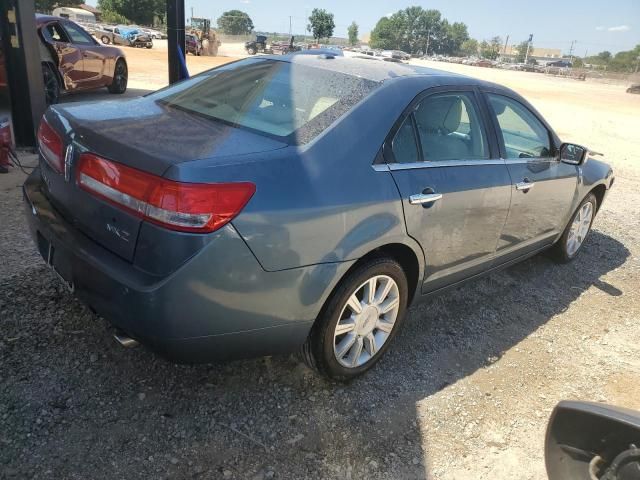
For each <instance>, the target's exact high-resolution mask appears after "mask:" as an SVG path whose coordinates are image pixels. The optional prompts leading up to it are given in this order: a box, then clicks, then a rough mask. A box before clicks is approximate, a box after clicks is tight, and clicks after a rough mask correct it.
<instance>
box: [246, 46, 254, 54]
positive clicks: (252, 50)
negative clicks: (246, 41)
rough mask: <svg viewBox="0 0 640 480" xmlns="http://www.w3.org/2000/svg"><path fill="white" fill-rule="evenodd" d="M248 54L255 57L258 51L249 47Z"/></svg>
mask: <svg viewBox="0 0 640 480" xmlns="http://www.w3.org/2000/svg"><path fill="white" fill-rule="evenodd" d="M247 53H248V54H249V55H255V54H256V49H255V48H253V47H249V48H247Z"/></svg>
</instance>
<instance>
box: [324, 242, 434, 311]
mask: <svg viewBox="0 0 640 480" xmlns="http://www.w3.org/2000/svg"><path fill="white" fill-rule="evenodd" d="M417 249H419V247H417V246H409V245H408V244H406V243H400V242H394V243H386V244H383V245H380V246H377V247H376V248H374V249H372V250H370V251H369V252H367V253H366V254H365V255H362V256H361V257H360V258H358V259H357V260H356V261H355V262H353V264H352V265H351V266H350V267H349V268H348V269H347V271H346V272H344V274H342V276H341V277H340V278H339V279H338V281H337V282H336V283H335V284H334V285H333V287H332V289H331V291H330V292H329V294H328V295H327V296H326V298H325V300H324V304H323V307H322V309H321V310H320V312H322V310H324V308H325V305H326V304H327V302H328V301H329V299H330V298H331V297H332V296H333V293H334V292H335V290H336V289H337V288H339V286H340V285H341V284H342V281H343V280H344V279H345V278H347V276H348V275H350V274H351V272H353V271H354V270H355V269H357V268H359V267H360V265H362V264H363V263H365V262H367V261H369V260H371V259H372V258H385V257H386V258H391V259H393V260H395V261H396V262H398V263H399V264H400V266H401V267H402V270H403V271H404V272H405V275H406V276H407V283H408V285H409V289H408V290H409V291H408V292H407V294H408V301H407V306H409V305H411V303H412V302H413V300H414V298H415V296H416V292H418V289H419V287H420V285H421V281H420V280H421V279H422V278H423V273H424V257H423V254H422V250H421V249H419V250H418V251H417ZM421 257H422V258H423V261H421V260H420V258H421Z"/></svg>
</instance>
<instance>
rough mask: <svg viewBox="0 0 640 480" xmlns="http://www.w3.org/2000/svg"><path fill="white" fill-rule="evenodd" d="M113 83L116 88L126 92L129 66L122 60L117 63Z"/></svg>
mask: <svg viewBox="0 0 640 480" xmlns="http://www.w3.org/2000/svg"><path fill="white" fill-rule="evenodd" d="M113 83H114V85H115V87H116V88H115V90H116V91H118V92H124V91H125V90H126V88H127V66H126V64H125V63H124V62H122V61H120V62H118V64H117V65H116V71H115V72H114V77H113Z"/></svg>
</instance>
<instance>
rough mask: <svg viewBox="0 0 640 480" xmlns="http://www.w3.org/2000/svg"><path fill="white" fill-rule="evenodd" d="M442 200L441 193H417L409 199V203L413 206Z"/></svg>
mask: <svg viewBox="0 0 640 480" xmlns="http://www.w3.org/2000/svg"><path fill="white" fill-rule="evenodd" d="M441 198H442V194H441V193H417V194H415V195H411V196H410V197H409V203H410V204H411V205H422V204H423V203H433V202H437V201H438V200H440V199H441Z"/></svg>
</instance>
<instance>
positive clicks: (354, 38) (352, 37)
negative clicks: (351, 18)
mask: <svg viewBox="0 0 640 480" xmlns="http://www.w3.org/2000/svg"><path fill="white" fill-rule="evenodd" d="M347 33H348V34H349V45H352V46H353V45H355V44H356V43H358V24H357V23H356V22H351V25H349V28H348V29H347Z"/></svg>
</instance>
